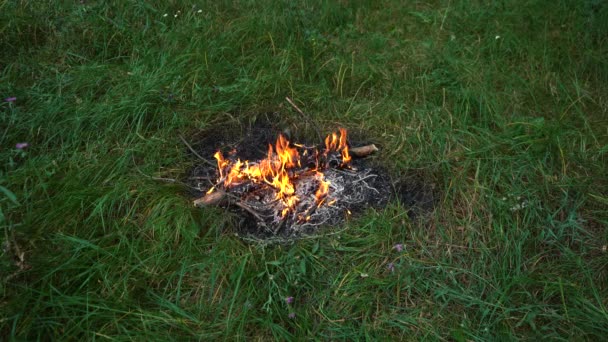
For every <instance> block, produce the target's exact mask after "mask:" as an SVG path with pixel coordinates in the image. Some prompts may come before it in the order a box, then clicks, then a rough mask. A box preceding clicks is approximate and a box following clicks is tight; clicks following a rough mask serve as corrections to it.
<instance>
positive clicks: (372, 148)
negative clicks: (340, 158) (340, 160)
mask: <svg viewBox="0 0 608 342" xmlns="http://www.w3.org/2000/svg"><path fill="white" fill-rule="evenodd" d="M376 151H378V148H377V147H376V145H374V144H371V145H365V146H359V147H353V148H349V149H348V152H349V153H350V154H351V155H353V157H358V158H363V157H367V156H369V155H370V154H372V153H374V152H376Z"/></svg>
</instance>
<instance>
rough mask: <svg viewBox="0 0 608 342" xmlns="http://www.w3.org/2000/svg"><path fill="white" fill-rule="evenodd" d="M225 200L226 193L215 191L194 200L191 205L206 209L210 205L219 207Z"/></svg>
mask: <svg viewBox="0 0 608 342" xmlns="http://www.w3.org/2000/svg"><path fill="white" fill-rule="evenodd" d="M225 198H226V192H225V191H223V190H215V191H213V192H212V193H210V194H206V195H205V196H203V197H201V198H198V199H195V200H194V201H193V202H192V204H194V206H195V207H206V206H210V205H220V204H222V202H224V199H225Z"/></svg>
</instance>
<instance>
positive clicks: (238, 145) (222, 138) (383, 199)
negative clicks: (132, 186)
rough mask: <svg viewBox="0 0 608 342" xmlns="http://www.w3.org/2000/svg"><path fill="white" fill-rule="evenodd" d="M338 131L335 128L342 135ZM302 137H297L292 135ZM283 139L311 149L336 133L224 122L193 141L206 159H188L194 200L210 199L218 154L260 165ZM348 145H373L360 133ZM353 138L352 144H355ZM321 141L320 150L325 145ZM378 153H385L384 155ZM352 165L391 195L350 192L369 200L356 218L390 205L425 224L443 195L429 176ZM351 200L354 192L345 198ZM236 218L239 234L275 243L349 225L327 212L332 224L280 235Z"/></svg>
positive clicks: (261, 120) (261, 121) (294, 227)
mask: <svg viewBox="0 0 608 342" xmlns="http://www.w3.org/2000/svg"><path fill="white" fill-rule="evenodd" d="M337 128H338V127H333V129H334V130H337ZM293 132H297V133H293ZM279 133H283V135H285V136H286V137H288V139H289V140H290V141H294V142H298V143H303V144H306V145H309V146H310V145H314V144H315V143H316V142H317V141H318V140H319V138H318V136H319V135H322V136H325V135H326V134H328V133H331V131H329V130H328V131H327V132H317V131H316V130H315V129H314V128H312V127H310V125H307V126H306V127H304V126H303V125H299V124H295V123H292V124H290V123H285V120H282V118H281V115H280V114H279V113H264V114H259V115H256V116H255V117H253V118H252V119H251V121H250V122H248V123H245V124H243V123H239V122H238V121H236V120H228V121H223V123H221V124H217V125H213V126H212V127H210V128H209V129H206V130H204V131H202V132H199V133H198V134H195V135H194V136H191V137H189V138H187V139H188V141H190V144H191V147H192V148H193V149H194V151H196V153H197V154H198V155H200V156H201V157H203V158H205V159H206V160H207V161H209V162H211V163H207V162H203V161H201V160H200V159H199V158H198V157H197V156H195V155H194V153H192V152H191V151H189V153H190V154H191V155H192V157H193V158H196V159H197V160H199V161H200V162H198V163H195V166H194V167H193V168H192V169H191V170H190V171H189V172H188V174H187V176H186V183H187V184H188V185H189V186H190V187H191V189H200V190H201V191H196V190H192V192H191V194H190V195H191V196H192V198H193V199H195V198H200V197H202V196H203V195H204V194H205V191H206V190H208V189H209V188H210V187H211V186H212V185H213V184H215V180H216V178H217V168H216V167H214V166H211V165H212V164H215V159H213V154H214V153H215V152H217V151H218V150H220V151H222V153H224V154H227V153H229V152H230V151H234V150H236V151H237V153H236V155H237V156H238V157H239V158H240V159H241V160H246V159H247V160H259V159H263V158H265V157H266V154H267V151H268V145H269V144H273V145H274V143H275V141H276V138H277V136H278V135H279ZM350 133H351V132H349V145H350V146H362V145H364V144H368V143H373V141H371V140H369V139H366V138H365V136H363V134H361V133H360V132H357V133H355V134H350ZM351 137H354V138H352V140H351ZM319 143H321V142H320V141H319V142H318V143H317V145H320V144H319ZM377 153H382V150H380V151H379V152H377ZM351 165H352V166H353V168H355V169H357V170H358V172H361V173H367V174H370V175H373V177H369V178H366V183H367V186H369V188H372V190H373V189H380V190H382V189H389V191H367V190H366V189H362V188H357V189H352V190H350V193H351V194H353V193H356V192H362V193H363V195H364V197H365V199H364V200H363V201H352V203H350V204H349V205H348V207H347V208H345V209H348V211H350V212H351V213H352V215H353V216H356V215H357V214H358V213H361V212H362V211H364V210H365V209H367V208H375V209H381V208H384V207H386V205H387V204H388V203H389V202H399V203H400V204H401V205H402V206H403V207H404V208H405V209H406V210H407V214H408V216H409V218H410V219H411V220H419V219H423V218H424V217H425V216H426V215H427V214H429V213H431V212H432V211H433V209H434V207H435V205H436V203H437V199H438V194H437V191H436V190H435V186H434V184H433V183H432V182H431V181H427V180H426V179H425V177H424V175H423V174H422V173H421V172H419V171H411V172H402V173H401V174H399V175H392V174H390V172H389V171H388V168H387V167H384V166H382V165H379V163H378V162H376V161H372V158H361V159H356V158H354V159H353V161H352V163H351ZM344 194H345V195H347V196H348V195H349V189H346V190H345V192H344ZM227 210H229V211H230V212H232V213H233V214H235V218H236V222H238V223H237V224H236V226H235V229H236V231H237V234H238V235H240V236H245V237H248V238H253V239H256V240H258V239H262V240H266V239H273V238H277V237H278V238H284V239H293V238H297V237H299V236H303V235H310V234H313V233H317V232H318V231H319V229H320V228H321V227H329V226H336V225H339V224H341V223H343V222H344V220H345V219H346V217H347V216H349V215H343V214H341V213H340V212H338V211H336V210H334V211H331V210H330V211H328V213H326V214H325V217H328V216H330V217H331V218H330V219H326V220H325V221H321V222H318V224H306V225H298V224H295V223H294V222H289V221H288V222H289V223H288V224H287V226H289V227H284V226H285V224H283V225H282V227H280V229H274V228H273V229H265V228H266V227H264V228H262V227H261V225H260V223H259V222H257V221H259V220H257V219H256V218H255V217H254V216H253V215H252V214H251V213H249V212H247V211H246V210H244V209H242V208H240V207H237V206H229V207H228V208H227Z"/></svg>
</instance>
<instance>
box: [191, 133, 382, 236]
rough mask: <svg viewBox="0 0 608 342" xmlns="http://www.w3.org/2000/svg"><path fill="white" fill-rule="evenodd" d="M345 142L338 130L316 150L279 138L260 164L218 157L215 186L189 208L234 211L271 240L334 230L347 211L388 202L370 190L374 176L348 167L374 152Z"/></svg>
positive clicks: (232, 155)
mask: <svg viewBox="0 0 608 342" xmlns="http://www.w3.org/2000/svg"><path fill="white" fill-rule="evenodd" d="M347 140H348V136H347V131H346V130H345V129H343V128H340V129H339V131H338V132H334V133H331V134H329V135H328V136H327V137H326V138H325V141H324V142H325V144H324V146H322V147H316V146H306V145H303V144H294V143H291V142H290V141H289V140H288V139H287V138H286V137H285V136H283V135H282V134H280V135H279V136H278V138H277V140H276V143H275V144H274V145H272V144H270V145H269V146H268V152H267V153H266V157H265V158H264V159H261V160H241V159H240V158H239V157H238V155H237V154H238V151H236V150H233V151H230V152H228V153H225V154H224V153H222V152H221V151H218V152H216V153H215V155H214V157H215V159H216V161H217V177H218V178H217V181H216V182H215V184H214V185H213V186H212V187H211V188H209V189H208V190H207V194H206V195H205V196H204V197H203V198H201V199H198V200H196V201H195V203H194V204H195V205H197V206H200V205H225V206H228V207H232V208H238V209H240V210H243V211H244V212H246V213H248V214H249V215H250V216H252V217H253V218H254V220H255V222H256V224H257V226H258V227H259V228H262V229H263V230H264V231H265V232H266V233H270V234H272V235H278V234H280V233H284V234H285V232H284V230H288V231H289V232H288V233H287V234H293V233H300V232H308V231H310V228H314V227H318V226H320V225H326V224H336V223H338V222H340V221H342V220H343V219H344V218H345V217H346V216H348V215H350V213H351V209H355V208H362V207H365V205H366V204H367V203H369V201H370V199H372V198H374V197H386V196H388V193H387V194H382V193H381V192H380V190H378V189H377V188H376V187H374V180H375V178H376V177H378V175H377V174H375V173H373V172H372V170H371V169H368V168H359V167H355V166H353V164H352V161H353V156H354V157H364V156H367V155H369V154H371V153H373V152H375V151H377V148H376V147H375V146H374V145H368V146H363V147H358V148H353V149H349V146H348V143H347ZM286 228H288V229H286Z"/></svg>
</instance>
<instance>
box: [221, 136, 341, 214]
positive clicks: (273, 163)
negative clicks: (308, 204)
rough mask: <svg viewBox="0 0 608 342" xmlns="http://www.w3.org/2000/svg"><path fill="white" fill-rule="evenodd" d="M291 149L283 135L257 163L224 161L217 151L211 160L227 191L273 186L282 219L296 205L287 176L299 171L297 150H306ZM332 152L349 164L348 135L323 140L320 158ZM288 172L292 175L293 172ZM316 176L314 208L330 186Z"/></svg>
mask: <svg viewBox="0 0 608 342" xmlns="http://www.w3.org/2000/svg"><path fill="white" fill-rule="evenodd" d="M293 146H294V147H292V146H290V142H289V141H288V140H287V139H286V138H285V137H284V136H283V135H279V137H278V138H277V141H276V143H275V145H274V146H272V145H268V153H267V156H266V159H263V160H260V161H258V162H249V161H247V160H246V161H244V162H243V161H241V160H240V159H237V160H236V161H233V160H231V159H225V158H224V156H223V155H222V153H221V152H220V151H218V152H216V153H215V155H214V157H215V159H216V160H217V167H218V170H219V174H220V180H219V182H220V183H223V185H224V187H225V188H226V189H227V188H230V187H234V186H237V185H239V184H242V183H243V182H247V181H250V182H253V183H265V184H268V185H270V186H272V187H273V188H275V189H276V190H277V193H276V199H277V200H280V201H281V202H282V204H283V210H282V211H281V215H282V217H285V216H286V215H287V214H288V213H289V212H290V211H292V210H293V209H294V208H295V206H296V204H297V203H298V201H299V198H298V197H297V196H296V195H295V185H294V183H293V178H294V176H290V170H292V169H294V168H299V167H301V159H300V153H299V151H298V148H304V147H305V146H303V145H297V144H293ZM334 151H335V152H340V154H341V155H342V165H343V166H344V165H347V164H348V163H349V162H350V160H351V156H350V154H349V153H348V145H347V133H346V130H345V129H343V128H340V130H339V135H338V134H337V133H335V132H334V133H332V134H330V135H328V136H327V138H325V151H324V153H323V155H325V156H327V155H328V154H329V153H331V152H334ZM308 153H309V152H308V151H307V150H304V152H303V155H304V156H307V155H308ZM311 156H314V162H315V164H316V165H317V168H316V170H318V165H319V159H318V157H319V156H320V154H319V153H318V152H317V151H316V150H314V151H313V152H312V154H311ZM291 172H292V174H293V172H294V171H291ZM317 172H318V174H319V175H320V183H319V188H318V189H317V191H316V193H315V198H316V201H317V205H319V206H320V205H321V204H323V202H324V201H325V199H326V198H327V195H328V193H329V185H330V183H329V182H328V181H325V180H324V175H323V173H321V172H319V171H317ZM216 186H217V185H216ZM216 186H214V187H212V188H211V189H210V190H209V192H212V191H214V189H215V188H216ZM333 202H335V200H333V201H332V204H333ZM307 219H309V218H307Z"/></svg>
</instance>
